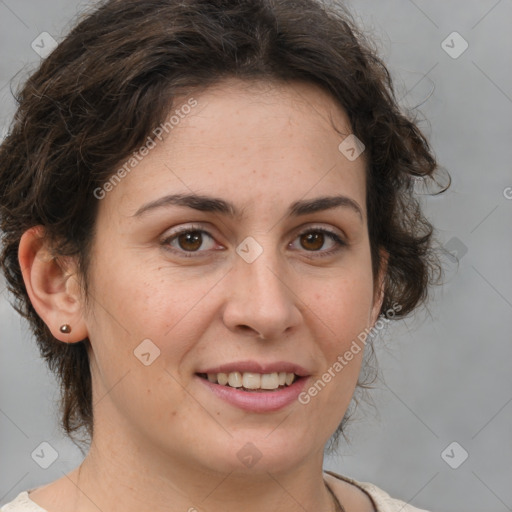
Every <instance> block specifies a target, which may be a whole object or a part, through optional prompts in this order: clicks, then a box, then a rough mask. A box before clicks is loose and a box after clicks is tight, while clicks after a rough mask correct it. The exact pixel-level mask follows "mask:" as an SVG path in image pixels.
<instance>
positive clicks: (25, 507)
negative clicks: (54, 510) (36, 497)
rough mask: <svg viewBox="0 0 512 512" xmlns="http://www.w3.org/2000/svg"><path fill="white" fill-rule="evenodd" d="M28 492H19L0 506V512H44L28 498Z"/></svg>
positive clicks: (44, 511)
mask: <svg viewBox="0 0 512 512" xmlns="http://www.w3.org/2000/svg"><path fill="white" fill-rule="evenodd" d="M28 493H29V491H23V492H20V493H19V494H18V496H16V498H14V500H12V501H11V502H9V503H7V504H5V505H3V506H2V507H0V512H46V510H45V509H44V508H41V507H40V506H39V505H37V504H36V503H34V502H33V501H32V500H31V499H30V497H29V495H28Z"/></svg>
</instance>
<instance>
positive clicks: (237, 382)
mask: <svg viewBox="0 0 512 512" xmlns="http://www.w3.org/2000/svg"><path fill="white" fill-rule="evenodd" d="M228 384H229V385H230V386H231V387H232V388H241V387H242V374H241V373H240V372H232V373H230V374H229V375H228Z"/></svg>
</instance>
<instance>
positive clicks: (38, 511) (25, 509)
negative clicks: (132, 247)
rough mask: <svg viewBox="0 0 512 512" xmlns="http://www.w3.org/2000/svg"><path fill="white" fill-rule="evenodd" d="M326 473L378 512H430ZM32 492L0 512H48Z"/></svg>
mask: <svg viewBox="0 0 512 512" xmlns="http://www.w3.org/2000/svg"><path fill="white" fill-rule="evenodd" d="M325 472H326V473H328V474H330V475H332V476H334V477H336V478H339V479H340V480H344V481H345V482H348V483H350V484H352V485H355V486H356V487H358V488H359V489H361V490H362V491H363V492H365V493H366V494H367V495H368V496H369V498H370V500H371V501H372V502H373V506H374V507H375V511H376V512H428V511H426V510H424V509H419V508H416V507H413V506H412V505H408V504H407V503H405V502H404V501H401V500H395V499H393V498H391V496H390V495H389V494H388V493H387V492H385V491H383V490H382V489H379V488H378V487H377V486H376V485H373V484H371V483H369V482H358V481H357V480H352V478H348V477H346V476H342V475H339V474H337V473H333V472H332V471H325ZM32 490H33V489H30V490H29V491H23V492H20V493H19V494H18V496H17V497H16V498H15V499H14V500H13V501H11V502H10V503H7V504H6V505H4V506H3V507H1V508H0V512H47V511H46V510H45V509H44V508H42V507H40V506H39V505H37V504H36V503H35V502H33V501H32V500H31V499H30V498H29V495H28V493H29V492H31V491H32Z"/></svg>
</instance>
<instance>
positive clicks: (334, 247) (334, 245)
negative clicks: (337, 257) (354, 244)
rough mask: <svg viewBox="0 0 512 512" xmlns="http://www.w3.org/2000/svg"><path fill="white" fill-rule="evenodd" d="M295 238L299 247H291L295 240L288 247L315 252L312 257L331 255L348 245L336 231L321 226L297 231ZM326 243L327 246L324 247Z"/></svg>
mask: <svg viewBox="0 0 512 512" xmlns="http://www.w3.org/2000/svg"><path fill="white" fill-rule="evenodd" d="M296 240H298V241H299V243H300V247H293V246H294V244H295V241H294V242H292V243H291V244H290V247H292V248H294V249H295V250H301V249H302V250H305V251H306V252H310V253H317V254H314V257H322V256H332V255H333V254H335V253H337V252H338V251H339V250H340V249H342V248H343V247H346V246H347V245H348V243H347V242H345V241H344V240H342V239H341V238H340V237H339V236H338V235H337V234H336V233H334V232H332V231H330V230H328V229H323V228H316V229H310V230H309V231H304V232H302V233H299V235H297V238H296ZM326 244H327V247H324V246H325V245H326ZM322 248H323V249H322ZM311 257H312V256H311Z"/></svg>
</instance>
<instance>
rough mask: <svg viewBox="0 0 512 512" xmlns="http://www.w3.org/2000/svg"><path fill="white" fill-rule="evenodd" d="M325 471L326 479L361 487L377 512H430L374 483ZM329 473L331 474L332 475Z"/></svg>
mask: <svg viewBox="0 0 512 512" xmlns="http://www.w3.org/2000/svg"><path fill="white" fill-rule="evenodd" d="M324 473H326V474H327V476H326V479H328V481H329V482H330V483H331V482H333V483H334V482H336V480H337V481H338V482H339V483H340V484H341V483H342V482H344V483H346V484H351V485H353V486H355V487H357V488H359V489H360V490H361V491H362V492H364V493H365V494H366V495H367V496H368V498H369V499H370V501H371V502H372V504H373V508H374V510H375V512H428V511H426V510H424V509H419V508H416V507H413V506H412V505H409V504H407V503H405V502H404V501H402V500H398V499H394V498H392V497H391V496H390V495H389V494H388V493H387V492H385V491H383V490H382V489H380V488H379V487H377V486H376V485H374V484H372V483H369V482H358V481H357V480H354V479H352V478H349V477H346V476H343V475H339V474H337V473H334V472H333V471H326V470H324ZM328 475H331V477H329V476H328ZM333 487H335V486H334V485H333ZM338 489H339V490H341V487H338Z"/></svg>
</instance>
